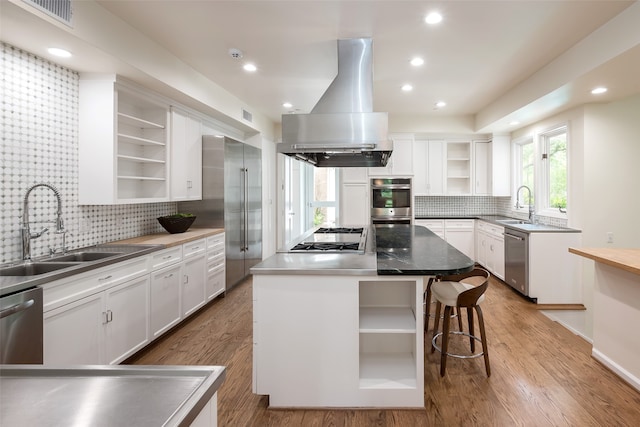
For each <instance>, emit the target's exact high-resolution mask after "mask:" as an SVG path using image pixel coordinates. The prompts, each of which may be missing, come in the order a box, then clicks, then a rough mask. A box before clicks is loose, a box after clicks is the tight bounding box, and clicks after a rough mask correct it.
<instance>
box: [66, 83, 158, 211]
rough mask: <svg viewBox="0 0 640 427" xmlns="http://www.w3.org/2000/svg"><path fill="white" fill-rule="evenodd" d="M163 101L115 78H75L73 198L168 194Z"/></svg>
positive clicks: (93, 200)
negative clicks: (76, 156) (76, 141)
mask: <svg viewBox="0 0 640 427" xmlns="http://www.w3.org/2000/svg"><path fill="white" fill-rule="evenodd" d="M168 117H169V106H168V105H167V104H166V103H164V102H163V101H162V100H160V99H158V98H156V97H154V96H152V95H150V94H148V93H145V92H142V91H140V90H138V89H136V88H134V87H133V86H131V85H129V84H126V83H124V82H121V81H120V80H119V79H116V76H115V75H106V76H105V75H100V76H88V75H83V76H82V77H81V79H80V91H79V129H78V135H79V195H78V197H79V203H80V204H126V203H151V202H162V201H167V200H169V184H168V183H169V181H168V176H169V174H168V168H167V160H168V155H169V150H168V144H167V124H168Z"/></svg>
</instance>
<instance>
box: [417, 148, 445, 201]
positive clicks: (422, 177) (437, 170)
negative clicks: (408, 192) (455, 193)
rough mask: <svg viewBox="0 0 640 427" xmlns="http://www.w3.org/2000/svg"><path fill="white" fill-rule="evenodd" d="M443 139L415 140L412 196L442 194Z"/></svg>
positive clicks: (443, 171) (443, 169)
mask: <svg viewBox="0 0 640 427" xmlns="http://www.w3.org/2000/svg"><path fill="white" fill-rule="evenodd" d="M445 146H446V143H445V141H442V140H416V141H415V143H414V153H413V172H414V176H413V194H414V196H441V195H444V183H445V178H444V177H445Z"/></svg>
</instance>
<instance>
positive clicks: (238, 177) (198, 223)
mask: <svg viewBox="0 0 640 427" xmlns="http://www.w3.org/2000/svg"><path fill="white" fill-rule="evenodd" d="M178 210H179V211H180V212H190V213H193V214H195V215H196V216H197V218H196V220H195V222H194V223H193V226H194V227H212V228H224V230H225V238H226V266H225V269H226V289H230V288H232V287H233V286H235V285H236V284H238V283H239V282H240V281H241V280H242V279H244V278H245V277H247V276H248V275H249V269H250V268H251V267H252V266H254V265H255V264H257V263H259V262H260V261H261V260H262V155H261V151H260V149H258V148H255V147H252V146H250V145H246V144H243V143H241V142H238V141H235V140H233V139H231V138H219V137H215V136H209V135H205V136H203V137H202V201H194V202H180V203H179V204H178Z"/></svg>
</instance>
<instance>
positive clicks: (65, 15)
mask: <svg viewBox="0 0 640 427" xmlns="http://www.w3.org/2000/svg"><path fill="white" fill-rule="evenodd" d="M23 1H24V2H25V3H29V4H31V5H33V6H35V7H37V8H38V9H40V10H42V11H43V12H45V13H46V14H47V15H50V16H53V17H54V18H57V19H58V20H60V21H62V22H64V23H65V24H67V25H69V26H71V14H72V13H71V0H23Z"/></svg>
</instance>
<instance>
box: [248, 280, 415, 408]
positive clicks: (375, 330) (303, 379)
mask: <svg viewBox="0 0 640 427" xmlns="http://www.w3.org/2000/svg"><path fill="white" fill-rule="evenodd" d="M422 289H423V278H422V277H411V276H402V277H400V276H398V277H397V278H396V277H393V278H390V277H388V276H387V277H379V276H371V277H369V276H367V277H362V276H325V275H320V276H310V275H304V276H297V275H282V276H279V275H254V277H253V295H254V308H253V310H254V311H253V315H254V333H253V338H254V345H253V391H254V393H257V394H264V395H269V404H270V406H272V407H404V408H423V407H424V353H423V332H422Z"/></svg>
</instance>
